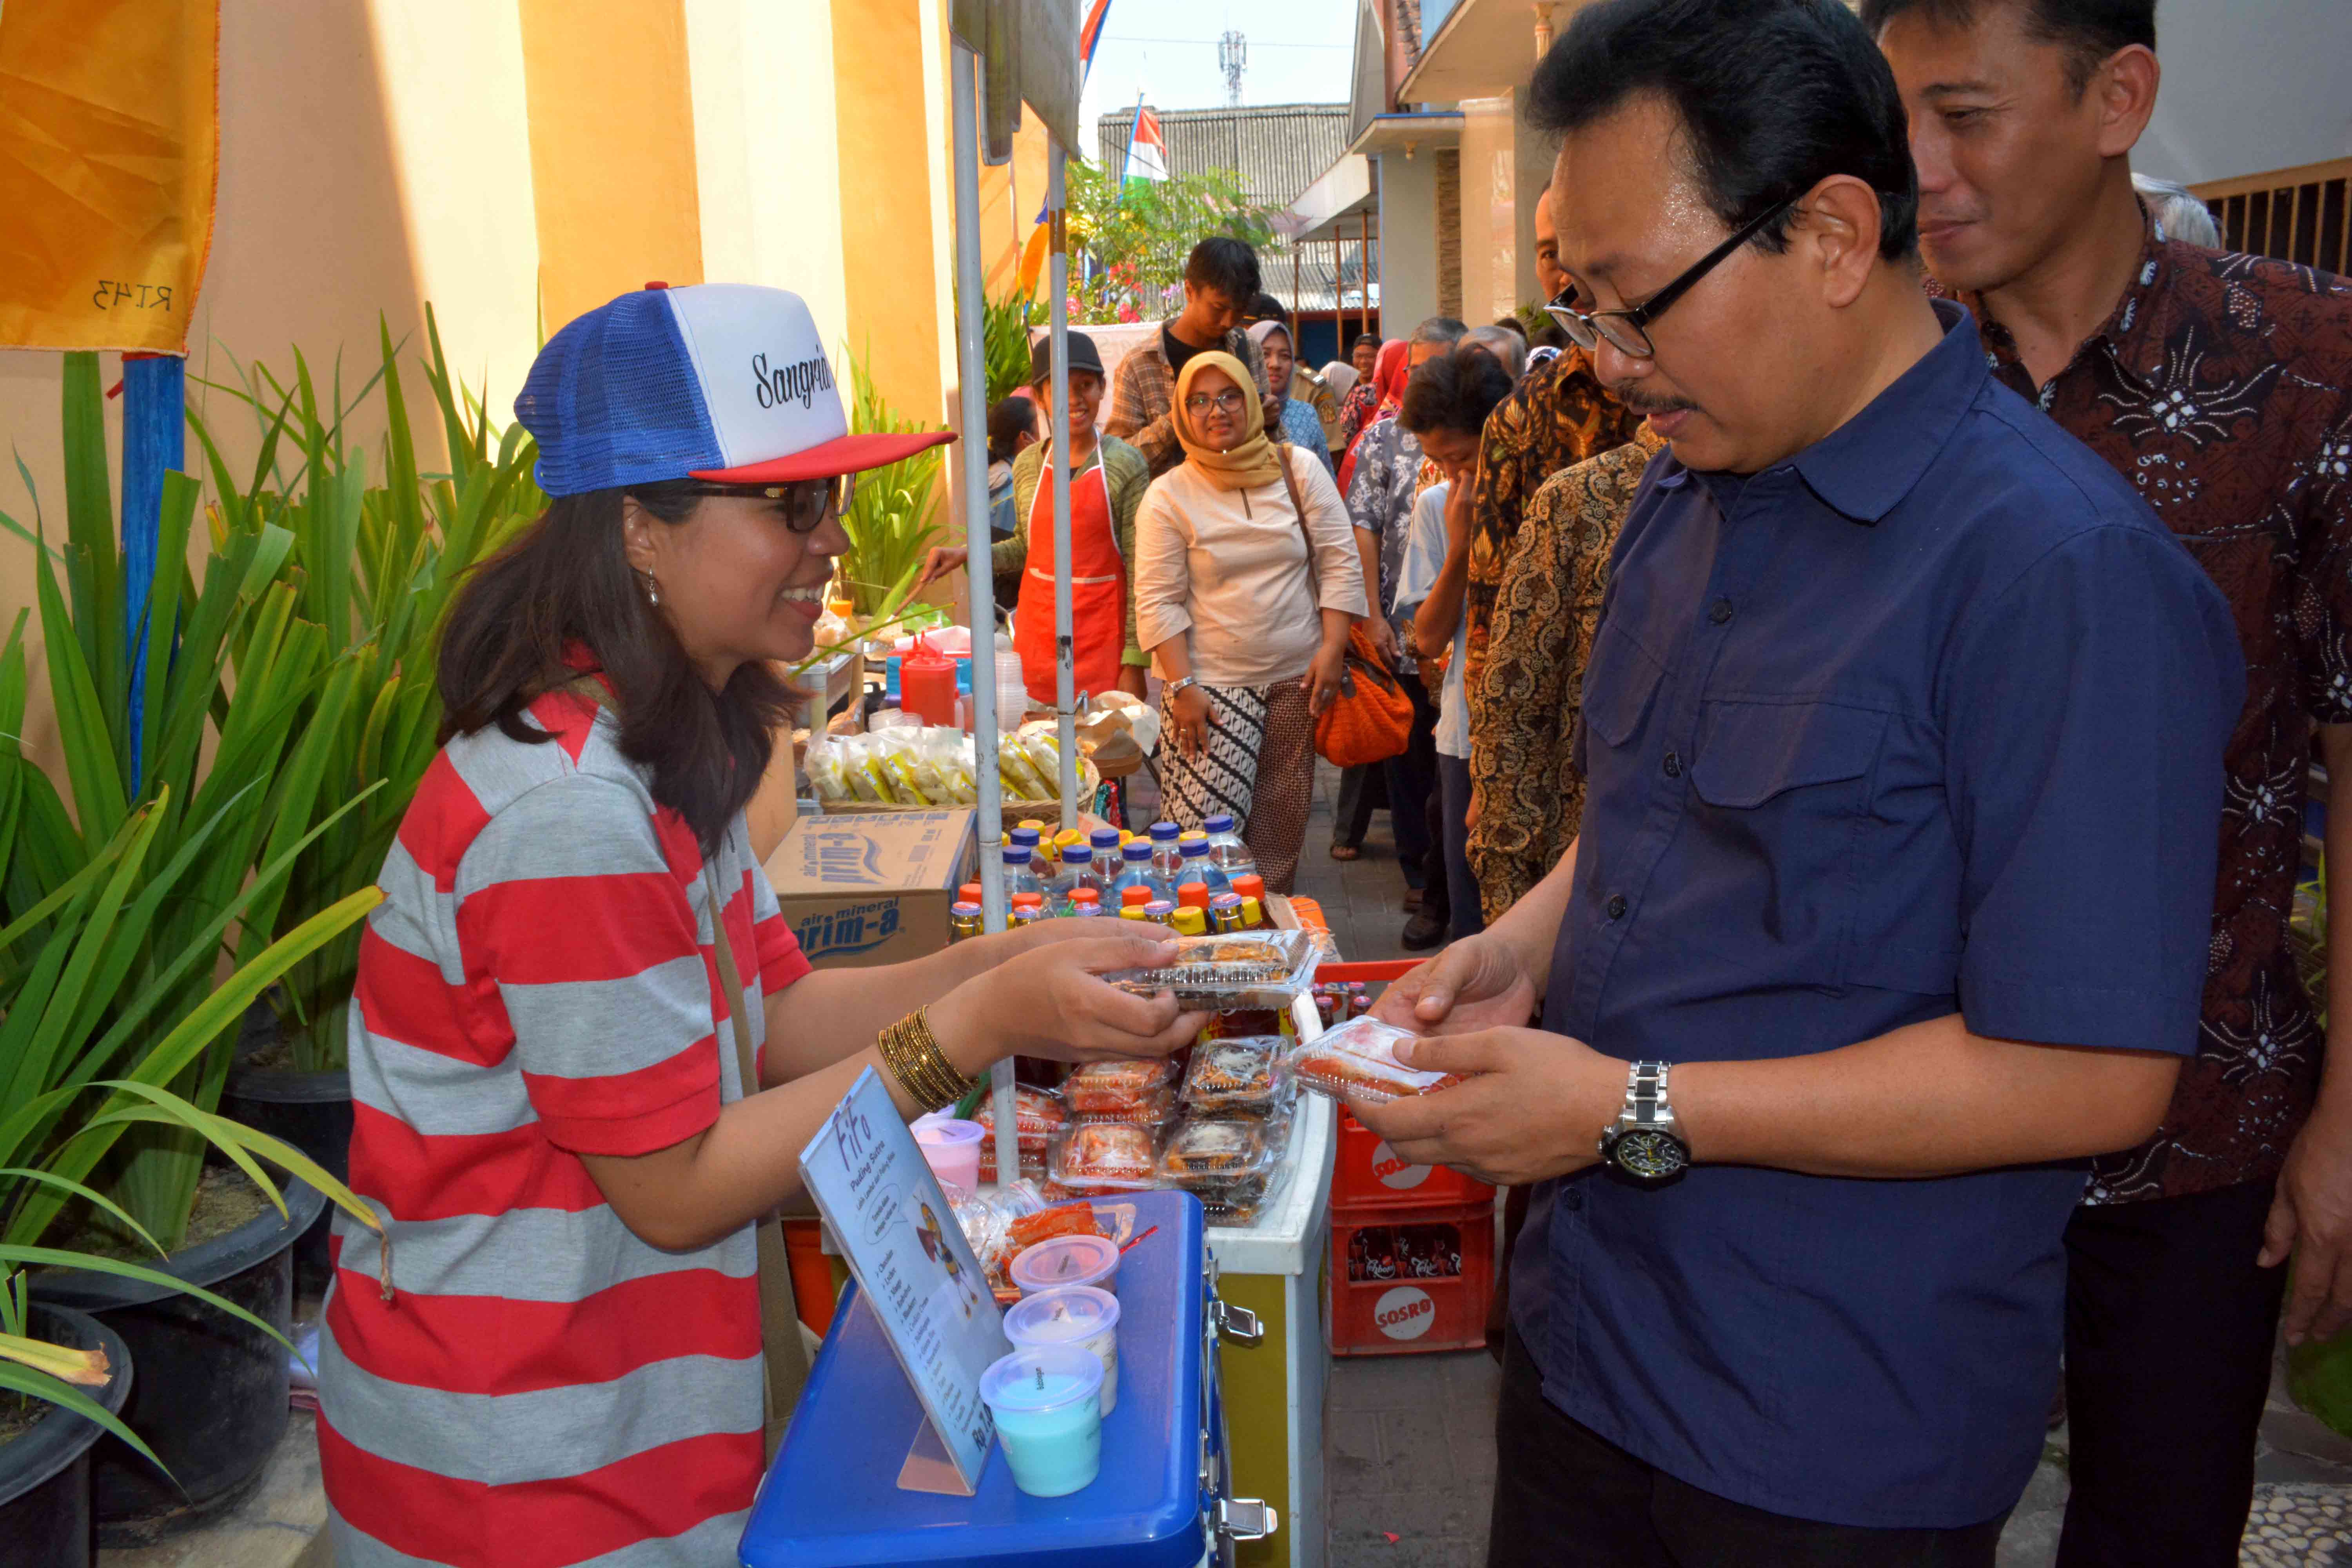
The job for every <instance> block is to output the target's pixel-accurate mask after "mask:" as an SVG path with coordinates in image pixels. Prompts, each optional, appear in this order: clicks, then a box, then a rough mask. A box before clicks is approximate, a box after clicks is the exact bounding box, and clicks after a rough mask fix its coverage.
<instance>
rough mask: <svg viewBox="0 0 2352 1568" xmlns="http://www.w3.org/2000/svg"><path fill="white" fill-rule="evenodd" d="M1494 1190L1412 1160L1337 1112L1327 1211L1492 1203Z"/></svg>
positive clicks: (1356, 1213)
mask: <svg viewBox="0 0 2352 1568" xmlns="http://www.w3.org/2000/svg"><path fill="white" fill-rule="evenodd" d="M1494 1197H1495V1189H1494V1188H1492V1187H1490V1186H1488V1185H1486V1184H1485V1183H1484V1182H1474V1181H1472V1180H1471V1179H1470V1178H1469V1177H1467V1176H1465V1175H1464V1174H1463V1173H1461V1172H1459V1171H1456V1170H1453V1169H1450V1168H1448V1167H1447V1166H1444V1165H1415V1164H1412V1163H1409V1162H1407V1161H1404V1160H1402V1159H1400V1158H1398V1157H1397V1154H1396V1152H1395V1151H1394V1150H1392V1149H1391V1148H1390V1147H1389V1146H1388V1144H1387V1143H1386V1142H1383V1141H1382V1140H1381V1136H1380V1135H1379V1134H1378V1133H1376V1132H1374V1131H1371V1130H1370V1128H1368V1127H1366V1126H1365V1125H1364V1124H1363V1123H1362V1122H1360V1121H1357V1120H1356V1119H1355V1118H1354V1117H1352V1116H1350V1115H1349V1114H1348V1113H1347V1112H1346V1111H1345V1110H1342V1111H1340V1112H1339V1141H1338V1142H1337V1144H1336V1145H1335V1146H1334V1147H1333V1149H1332V1152H1331V1213H1332V1215H1334V1216H1335V1217H1338V1216H1345V1217H1347V1218H1349V1219H1360V1218H1362V1217H1363V1216H1364V1215H1369V1214H1372V1213H1375V1212H1379V1213H1386V1212H1388V1211H1390V1210H1393V1209H1423V1208H1459V1207H1461V1206H1462V1205H1465V1204H1479V1203H1492V1202H1493V1201H1494Z"/></svg>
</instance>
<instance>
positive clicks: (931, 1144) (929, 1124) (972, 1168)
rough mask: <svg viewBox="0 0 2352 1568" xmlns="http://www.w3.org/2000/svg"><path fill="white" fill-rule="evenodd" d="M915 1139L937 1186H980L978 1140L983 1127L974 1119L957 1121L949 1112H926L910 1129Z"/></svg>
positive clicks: (965, 1188)
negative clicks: (931, 1113)
mask: <svg viewBox="0 0 2352 1568" xmlns="http://www.w3.org/2000/svg"><path fill="white" fill-rule="evenodd" d="M912 1131H913V1132H914V1134H915V1142H916V1145H917V1146H918V1147H919V1148H920V1149H921V1150H922V1151H923V1163H925V1164H927V1165H929V1166H930V1168H931V1174H933V1175H935V1176H937V1177H938V1178H939V1179H940V1185H941V1186H948V1187H954V1188H957V1189H958V1190H960V1191H961V1192H966V1193H976V1192H978V1191H979V1190H980V1141H981V1140H982V1138H985V1137H986V1136H987V1135H988V1133H987V1130H986V1129H985V1128H983V1127H982V1126H981V1124H980V1123H979V1122H977V1121H957V1120H956V1119H955V1118H954V1117H951V1116H939V1117H932V1116H926V1117H922V1118H920V1119H919V1120H918V1121H916V1122H915V1124H914V1127H913V1129H912Z"/></svg>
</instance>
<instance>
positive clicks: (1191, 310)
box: [1103, 235, 1266, 479]
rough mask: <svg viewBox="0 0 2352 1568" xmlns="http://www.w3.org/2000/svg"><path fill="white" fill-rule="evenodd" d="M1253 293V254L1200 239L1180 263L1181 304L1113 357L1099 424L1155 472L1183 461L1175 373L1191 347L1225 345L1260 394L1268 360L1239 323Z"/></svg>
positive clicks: (1219, 240)
mask: <svg viewBox="0 0 2352 1568" xmlns="http://www.w3.org/2000/svg"><path fill="white" fill-rule="evenodd" d="M1257 294H1258V275H1257V253H1256V252H1255V251H1254V250H1252V249H1251V248H1250V247H1248V246H1246V245H1244V244H1243V243H1242V242H1241V241H1240V240H1238V239H1232V238H1228V237H1225V236H1223V235H1218V236H1215V237H1212V238H1209V239H1204V240H1202V242H1201V243H1200V244H1198V245H1196V246H1194V247H1192V255H1191V256H1190V257H1188V258H1186V259H1185V262H1184V308H1183V309H1182V310H1179V311H1177V312H1176V314H1174V315H1173V316H1171V317H1169V318H1168V320H1166V321H1162V322H1161V323H1160V331H1157V332H1155V333H1153V334H1152V335H1151V336H1150V338H1149V339H1147V340H1145V341H1144V342H1140V343H1139V344H1137V345H1136V346H1135V347H1134V348H1132V349H1129V351H1128V353H1127V357H1126V358H1125V359H1122V360H1120V361H1119V362H1118V378H1117V380H1116V383H1115V384H1114V385H1113V388H1112V393H1111V416H1110V417H1109V418H1108V419H1106V420H1104V421H1103V431H1104V433H1105V434H1106V435H1111V436H1116V437H1118V438H1119V439H1121V440H1122V441H1125V442H1126V443H1127V444H1128V445H1129V446H1131V447H1134V448H1135V449H1136V450H1138V451H1139V452H1141V453H1142V454H1143V458H1144V461H1146V462H1147V463H1149V464H1150V465H1151V477H1152V478H1153V479H1158V478H1159V477H1160V475H1162V474H1164V473H1166V472H1167V471H1168V470H1169V469H1171V468H1174V467H1175V466H1176V465H1177V464H1179V463H1181V462H1182V461H1183V460H1184V447H1183V445H1182V444H1181V442H1179V441H1178V440H1177V439H1176V422H1175V410H1176V376H1177V373H1178V372H1180V371H1181V370H1182V369H1183V368H1184V366H1185V363H1186V362H1188V361H1189V360H1191V359H1192V356H1193V355H1194V354H1196V353H1202V352H1203V351H1205V350H1208V349H1223V351H1224V352H1225V353H1229V354H1231V355H1233V356H1234V358H1235V359H1237V360H1239V361H1241V362H1242V363H1244V364H1245V365H1247V366H1248V367H1249V372H1250V374H1251V376H1252V377H1253V378H1254V379H1255V381H1256V383H1257V393H1258V395H1259V396H1260V397H1264V396H1265V393H1266V385H1265V361H1264V360H1263V359H1261V358H1260V357H1259V355H1258V352H1257V345H1256V344H1255V343H1254V342H1250V336H1249V333H1248V332H1247V331H1245V330H1244V328H1243V326H1242V322H1243V321H1244V319H1245V318H1246V317H1247V316H1248V314H1249V307H1250V301H1251V300H1255V299H1256V298H1257Z"/></svg>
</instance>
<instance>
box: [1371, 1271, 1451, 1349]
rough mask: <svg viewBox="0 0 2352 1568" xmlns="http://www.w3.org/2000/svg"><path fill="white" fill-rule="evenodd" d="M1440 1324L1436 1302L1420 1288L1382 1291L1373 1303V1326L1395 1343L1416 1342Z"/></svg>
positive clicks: (1407, 1286)
mask: <svg viewBox="0 0 2352 1568" xmlns="http://www.w3.org/2000/svg"><path fill="white" fill-rule="evenodd" d="M1435 1321H1437V1303H1436V1302H1434V1301H1433V1300H1430V1299H1429V1292H1428V1291H1426V1290H1424V1289H1422V1288H1421V1287H1420V1286H1418V1285H1400V1286H1398V1287H1397V1288H1396V1289H1393V1290H1388V1291H1383V1292H1382V1293H1381V1299H1380V1300H1377V1301H1375V1302H1373V1303H1372V1325H1373V1327H1375V1328H1377V1329H1379V1330H1380V1331H1381V1332H1382V1333H1384V1334H1386V1335H1388V1337H1389V1338H1391V1339H1392V1340H1417V1339H1419V1338H1421V1336H1422V1335H1423V1334H1425V1333H1427V1332H1429V1325H1430V1324H1432V1323H1433V1322H1435Z"/></svg>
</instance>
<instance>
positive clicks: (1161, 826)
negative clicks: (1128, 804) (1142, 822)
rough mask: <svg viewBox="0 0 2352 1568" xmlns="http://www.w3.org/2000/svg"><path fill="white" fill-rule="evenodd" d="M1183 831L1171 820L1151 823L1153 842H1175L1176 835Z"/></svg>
mask: <svg viewBox="0 0 2352 1568" xmlns="http://www.w3.org/2000/svg"><path fill="white" fill-rule="evenodd" d="M1183 831H1184V830H1183V829H1182V828H1181V827H1179V826H1176V825H1175V824H1174V823H1172V822H1155V823H1153V824H1152V825H1151V837H1152V839H1153V841H1154V842H1155V843H1160V844H1173V843H1175V842H1176V836H1177V835H1178V834H1180V833H1181V832H1183Z"/></svg>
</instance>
